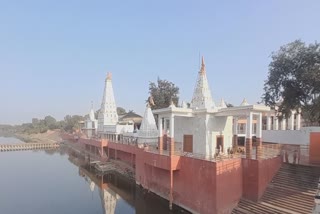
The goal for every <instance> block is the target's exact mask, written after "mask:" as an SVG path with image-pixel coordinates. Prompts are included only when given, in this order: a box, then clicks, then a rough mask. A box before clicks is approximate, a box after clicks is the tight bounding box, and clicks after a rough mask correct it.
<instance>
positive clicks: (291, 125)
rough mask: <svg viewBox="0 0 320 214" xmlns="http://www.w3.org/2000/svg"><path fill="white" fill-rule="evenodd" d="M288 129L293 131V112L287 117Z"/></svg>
mask: <svg viewBox="0 0 320 214" xmlns="http://www.w3.org/2000/svg"><path fill="white" fill-rule="evenodd" d="M288 128H289V130H294V112H291V116H290V117H289V120H288Z"/></svg>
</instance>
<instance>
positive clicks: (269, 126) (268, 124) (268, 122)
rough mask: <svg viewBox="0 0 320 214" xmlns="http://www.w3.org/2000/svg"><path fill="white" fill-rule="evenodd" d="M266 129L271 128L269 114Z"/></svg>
mask: <svg viewBox="0 0 320 214" xmlns="http://www.w3.org/2000/svg"><path fill="white" fill-rule="evenodd" d="M267 130H271V116H270V115H269V114H268V115H267Z"/></svg>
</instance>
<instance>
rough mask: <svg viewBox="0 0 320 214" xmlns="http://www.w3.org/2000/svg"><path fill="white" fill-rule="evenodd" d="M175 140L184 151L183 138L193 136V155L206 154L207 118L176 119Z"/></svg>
mask: <svg viewBox="0 0 320 214" xmlns="http://www.w3.org/2000/svg"><path fill="white" fill-rule="evenodd" d="M174 130H175V131H174V140H175V142H177V143H181V150H183V136H184V135H192V136H193V153H196V154H205V153H206V135H205V133H206V124H205V116H204V115H203V116H197V117H196V118H190V117H175V121H174Z"/></svg>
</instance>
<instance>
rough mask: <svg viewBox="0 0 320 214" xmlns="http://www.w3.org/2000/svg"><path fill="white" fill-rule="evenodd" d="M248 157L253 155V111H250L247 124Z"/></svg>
mask: <svg viewBox="0 0 320 214" xmlns="http://www.w3.org/2000/svg"><path fill="white" fill-rule="evenodd" d="M246 128H247V131H246V158H251V157H252V113H251V112H250V113H249V115H248V117H247V125H246Z"/></svg>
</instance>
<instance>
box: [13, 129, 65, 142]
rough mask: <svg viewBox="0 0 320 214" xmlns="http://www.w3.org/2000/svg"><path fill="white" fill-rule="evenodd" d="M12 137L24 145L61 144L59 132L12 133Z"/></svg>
mask: <svg viewBox="0 0 320 214" xmlns="http://www.w3.org/2000/svg"><path fill="white" fill-rule="evenodd" d="M14 137H16V138H18V139H19V140H21V141H23V142H26V143H59V142H61V137H60V130H53V131H51V130H49V131H47V132H46V133H39V134H23V133H14Z"/></svg>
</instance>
